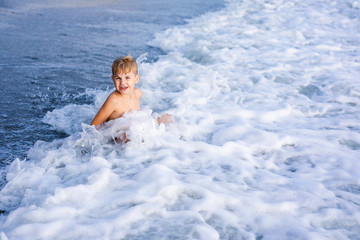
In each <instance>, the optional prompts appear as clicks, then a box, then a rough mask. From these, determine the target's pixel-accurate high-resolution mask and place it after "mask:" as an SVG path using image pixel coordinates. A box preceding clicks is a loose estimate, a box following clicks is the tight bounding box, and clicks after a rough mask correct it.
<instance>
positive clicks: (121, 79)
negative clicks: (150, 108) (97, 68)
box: [91, 56, 174, 125]
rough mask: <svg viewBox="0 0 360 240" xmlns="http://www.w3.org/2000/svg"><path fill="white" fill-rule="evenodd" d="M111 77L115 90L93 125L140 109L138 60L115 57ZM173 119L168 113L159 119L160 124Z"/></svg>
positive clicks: (127, 57) (140, 94) (140, 93)
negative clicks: (136, 86) (137, 86)
mask: <svg viewBox="0 0 360 240" xmlns="http://www.w3.org/2000/svg"><path fill="white" fill-rule="evenodd" d="M111 78H112V80H113V82H114V85H115V91H113V92H112V93H111V94H110V95H109V97H108V98H107V99H106V101H105V103H104V104H103V105H102V107H101V108H100V110H99V112H98V113H97V114H96V116H95V117H94V119H93V120H92V122H91V125H101V124H103V123H104V122H107V121H109V120H113V119H116V118H120V117H121V116H122V115H123V114H124V113H126V112H130V111H132V110H140V98H141V96H142V92H141V90H140V89H138V88H135V84H136V83H137V82H138V81H139V78H140V76H139V73H138V67H137V63H136V61H135V60H134V59H133V58H132V57H131V56H126V57H121V58H117V59H115V61H114V62H113V64H112V76H111ZM173 121H174V120H173V119H172V117H171V116H170V115H168V114H165V115H162V116H161V117H159V118H158V119H157V122H158V124H160V123H170V122H173Z"/></svg>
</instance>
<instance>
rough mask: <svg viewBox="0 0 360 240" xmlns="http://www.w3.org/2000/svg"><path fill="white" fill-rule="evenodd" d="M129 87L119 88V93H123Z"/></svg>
mask: <svg viewBox="0 0 360 240" xmlns="http://www.w3.org/2000/svg"><path fill="white" fill-rule="evenodd" d="M128 88H129V87H120V90H121V91H125V90H126V89H128Z"/></svg>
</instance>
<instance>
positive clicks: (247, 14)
mask: <svg viewBox="0 0 360 240" xmlns="http://www.w3.org/2000/svg"><path fill="white" fill-rule="evenodd" d="M69 11H71V10H69ZM92 11H95V10H92ZM99 16H102V14H100V15H99ZM359 20H360V2H359V1H356V0H342V1H340V0H337V1H330V0H322V1H310V0H302V1H300V0H292V1H289V0H251V1H250V0H233V1H229V2H227V3H226V5H225V6H224V7H223V8H222V9H218V10H215V9H213V10H212V11H209V12H207V13H203V14H202V15H201V16H197V17H194V18H192V19H191V20H189V21H188V22H187V23H179V24H176V26H169V27H168V28H166V29H162V30H161V29H157V30H159V31H154V34H153V35H152V37H151V38H149V40H148V41H147V44H148V45H149V46H151V47H149V48H144V49H147V50H145V51H143V50H144V49H141V50H139V51H140V52H141V51H143V52H142V53H141V54H140V52H136V50H134V53H138V54H137V55H136V54H134V55H136V58H137V61H138V63H139V69H140V76H141V77H140V81H139V84H138V87H139V88H141V90H142V91H143V98H142V102H141V104H142V110H141V111H137V112H130V113H127V114H125V115H124V117H123V118H121V119H117V120H114V121H110V122H108V123H106V124H105V125H104V126H102V127H101V128H98V129H97V128H95V127H92V126H89V122H90V121H91V119H92V118H93V116H94V114H95V113H96V111H97V110H98V109H99V108H100V106H101V104H102V103H103V102H104V100H105V99H106V97H107V95H108V94H109V93H110V92H111V91H112V90H111V89H110V88H109V89H106V88H102V87H99V86H89V85H88V83H87V81H83V82H80V81H78V78H76V77H75V76H72V75H71V74H69V75H66V78H69V79H70V80H69V81H70V82H73V84H74V86H78V87H79V88H80V87H81V88H83V89H84V91H83V92H82V95H81V96H80V95H79V101H78V102H77V101H75V102H71V103H70V102H69V103H66V104H63V105H62V106H61V104H60V103H58V102H56V103H54V104H59V106H57V107H56V108H55V109H51V110H49V111H47V113H46V114H44V115H43V116H42V118H41V119H42V122H43V123H44V124H48V125H51V126H52V128H53V129H54V130H53V131H56V132H61V133H63V134H65V135H66V136H67V137H65V138H64V137H58V138H56V139H54V140H52V141H37V142H36V143H35V144H34V145H33V146H32V147H31V149H30V150H29V151H28V153H27V155H26V158H17V159H15V160H14V161H12V163H11V164H9V165H8V166H7V167H6V168H4V170H3V171H4V175H5V176H6V180H5V183H4V184H3V187H2V189H1V192H0V209H1V211H2V215H1V216H0V232H1V239H206V240H207V239H359V236H360V207H359V206H360V159H359V151H360V134H359V131H360V122H359V119H360V114H359V113H360V81H359V78H360V55H359V53H360V21H359ZM83 24H85V23H83ZM93 24H94V26H93V25H91V26H92V27H94V31H95V32H96V30H97V29H98V28H106V29H112V26H113V25H111V24H109V23H108V24H109V25H106V24H105V25H96V24H95V23H93ZM3 27H4V26H3ZM86 27H89V26H88V25H86ZM160 28H161V27H160ZM155 30H156V29H155ZM116 31H119V30H116ZM110 32H111V30H109V33H107V34H109V35H106V34H105V35H106V36H111V35H112V34H111V33H110ZM112 33H113V32H112ZM96 39H97V38H95V40H96ZM99 39H102V38H100V37H99ZM99 39H98V40H99ZM95 40H94V41H95ZM102 40H103V41H104V46H103V49H101V50H104V53H103V54H104V55H99V56H93V57H94V59H97V61H96V63H97V64H99V63H101V61H103V64H104V65H105V64H106V63H108V62H109V61H110V60H109V58H110V57H109V56H110V54H109V52H111V51H110V49H111V48H112V47H111V46H108V45H106V42H107V41H108V39H107V38H104V39H102ZM89 41H90V40H89ZM109 42H111V41H110V40H109ZM93 44H94V45H95V46H97V47H98V48H101V44H99V43H96V44H95V43H93ZM134 44H135V46H136V43H134ZM71 47H74V46H71ZM77 47H79V48H81V46H77ZM74 48H76V46H75V47H74ZM150 49H152V50H150ZM154 49H156V50H154ZM88 51H89V52H90V49H89V50H88ZM152 51H154V52H152ZM96 52H98V53H99V54H101V51H100V49H96ZM58 54H60V53H58ZM77 54H79V55H82V54H85V53H83V52H81V51H79V52H77ZM77 54H75V55H77ZM106 54H109V55H106ZM111 56H112V55H111ZM74 58H75V59H73V60H70V62H72V61H74V62H76V57H74ZM101 59H105V60H101ZM31 61H33V60H31ZM89 62H91V61H90V60H89ZM89 62H85V63H84V65H82V64H80V65H78V67H81V66H84V67H85V66H86V65H88V64H89ZM63 64H64V63H58V65H57V66H61V67H65V68H66V65H65V66H64V65H63ZM69 65H71V64H70V63H69ZM101 68H103V69H104V74H109V73H106V69H107V68H106V67H105V66H101ZM85 69H91V67H90V66H87V68H86V67H85ZM90 72H91V71H90ZM82 73H83V72H80V73H78V74H79V76H82V75H81V74H82ZM88 73H89V72H84V74H88ZM98 74H99V75H100V76H102V75H101V74H100V73H98ZM54 75H55V74H54ZM51 76H52V75H50V77H51ZM87 77H88V76H87ZM84 78H85V79H86V77H84ZM89 78H90V77H89ZM107 81H110V80H109V79H107ZM40 82H41V81H39V84H40ZM97 84H99V85H102V84H103V85H106V84H107V83H105V77H103V78H100V80H99V82H97ZM83 96H84V99H85V100H81V99H82V97H83ZM162 113H169V114H171V115H172V116H173V117H174V119H175V122H174V123H172V124H168V125H164V124H161V125H157V123H156V117H157V116H159V114H162ZM124 132H125V133H126V134H127V136H128V138H129V140H130V141H129V142H128V143H123V144H117V143H116V141H115V137H116V136H118V135H119V134H122V133H124Z"/></svg>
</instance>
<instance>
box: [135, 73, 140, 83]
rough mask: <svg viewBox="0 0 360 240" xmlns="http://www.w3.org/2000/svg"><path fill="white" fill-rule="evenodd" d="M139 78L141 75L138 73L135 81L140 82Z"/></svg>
mask: <svg viewBox="0 0 360 240" xmlns="http://www.w3.org/2000/svg"><path fill="white" fill-rule="evenodd" d="M139 79H140V75H139V74H138V75H136V82H135V83H138V81H139Z"/></svg>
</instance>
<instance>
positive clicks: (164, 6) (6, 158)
mask: <svg viewBox="0 0 360 240" xmlns="http://www.w3.org/2000/svg"><path fill="white" fill-rule="evenodd" d="M64 2H65V3H64V4H62V5H60V6H58V5H57V6H55V5H53V4H52V3H51V1H39V0H38V1H35V0H34V1H30V2H29V1H28V2H25V1H24V2H22V1H18V0H17V1H6V0H5V1H0V19H1V23H0V32H1V34H0V81H1V88H0V106H1V109H0V166H1V165H5V164H8V163H9V162H11V161H12V160H14V159H15V158H20V159H23V158H25V157H26V153H27V151H28V149H29V148H30V147H31V146H33V144H34V143H35V142H36V141H38V140H43V141H52V140H53V139H57V138H63V137H66V134H65V133H63V132H57V131H55V130H53V129H51V127H50V126H49V125H47V124H45V123H43V122H42V119H43V117H44V116H45V114H46V113H47V112H48V111H52V110H53V109H56V108H61V107H63V106H65V105H68V104H70V103H75V104H83V103H91V102H93V99H92V97H91V95H89V94H84V93H85V92H86V90H87V89H106V88H108V87H111V86H112V85H111V84H112V83H111V81H110V78H109V76H110V74H111V71H110V68H111V63H112V61H113V59H115V58H116V57H119V56H122V55H128V54H130V55H133V56H134V57H138V56H140V55H142V54H147V61H150V62H151V61H156V60H157V59H158V57H159V56H160V55H162V54H163V52H161V50H160V49H158V48H154V47H151V46H149V45H148V44H147V42H148V41H150V40H151V39H152V38H153V36H154V34H155V33H156V32H159V31H162V30H165V29H167V28H169V27H172V26H174V25H181V24H184V23H185V22H186V20H187V19H189V18H193V17H195V16H198V15H200V14H203V13H205V12H207V11H213V10H217V9H220V8H221V7H222V6H223V4H224V3H223V1H221V0H206V1H205V0H183V1H177V0H162V1H161V0H146V1H145V0H131V1H117V2H112V3H109V4H100V3H97V2H96V1H89V2H90V4H85V3H86V1H80V0H78V1H64Z"/></svg>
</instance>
